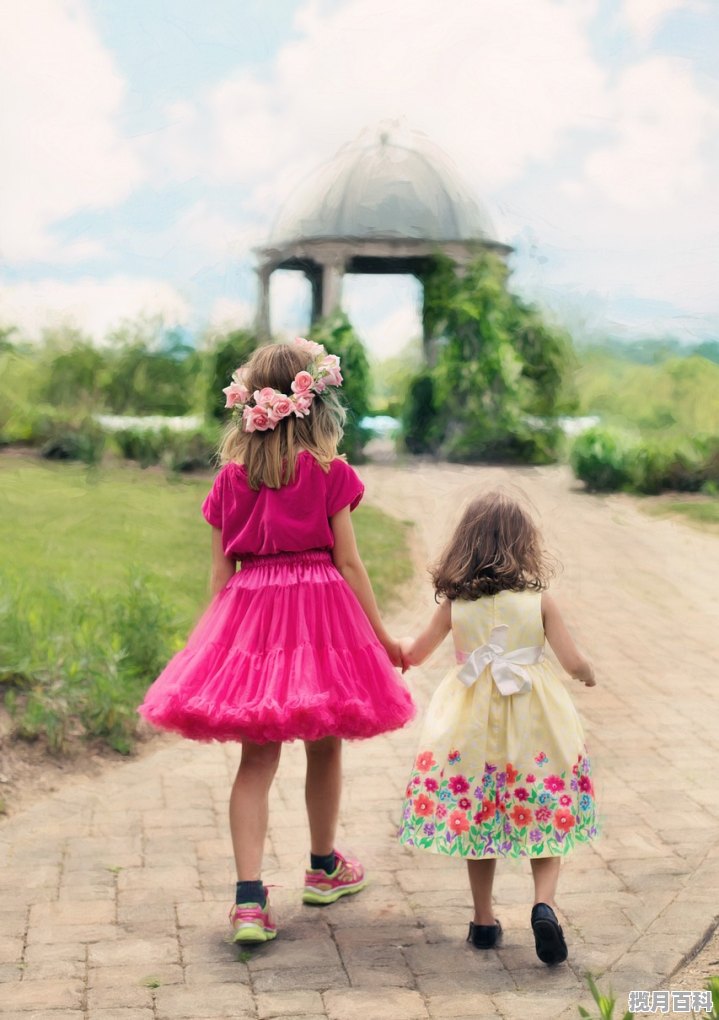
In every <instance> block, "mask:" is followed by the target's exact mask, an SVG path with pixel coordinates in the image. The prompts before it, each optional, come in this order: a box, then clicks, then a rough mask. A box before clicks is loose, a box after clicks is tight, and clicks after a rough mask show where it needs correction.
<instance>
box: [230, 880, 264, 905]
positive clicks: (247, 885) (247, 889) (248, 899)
mask: <svg viewBox="0 0 719 1020" xmlns="http://www.w3.org/2000/svg"><path fill="white" fill-rule="evenodd" d="M235 903H259V905H260V906H261V907H264V906H265V905H266V904H267V893H266V892H265V887H264V886H263V884H262V882H261V881H260V880H259V879H258V880H257V881H256V882H238V883H237V889H236V892H235Z"/></svg>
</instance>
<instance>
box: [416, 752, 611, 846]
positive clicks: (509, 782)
mask: <svg viewBox="0 0 719 1020" xmlns="http://www.w3.org/2000/svg"><path fill="white" fill-rule="evenodd" d="M447 760H448V762H449V763H450V764H452V765H457V764H459V762H460V761H461V755H460V753H459V751H456V750H452V751H450V753H449V755H448V758H447ZM534 762H535V764H536V765H537V766H538V767H539V770H540V774H535V773H531V772H530V773H522V771H521V770H520V769H519V768H518V767H517V766H516V765H515V764H513V763H512V762H506V763H504V764H502V763H494V762H485V765H484V772H483V773H482V775H475V776H472V775H467V774H463V773H457V774H454V775H450V776H445V775H444V770H441V771H440V767H439V765H438V764H437V762H436V761H435V759H434V757H433V755H432V752H431V751H422V752H421V753H420V754H419V755H418V756H417V758H416V761H415V771H414V772H413V774H412V777H411V778H410V782H409V784H408V786H407V800H406V801H405V807H404V811H403V821H402V825H401V827H400V831H399V838H400V841H401V842H402V843H406V844H407V845H408V846H416V847H420V848H422V849H427V850H434V851H436V852H438V853H444V854H450V855H457V856H462V857H490V856H495V857H540V856H548V855H563V854H565V853H567V852H568V851H569V850H571V849H572V848H573V847H575V846H576V844H577V843H585V842H588V841H589V840H591V839H593V838H594V837H595V836H596V835H597V823H596V818H595V803H594V787H593V785H592V780H591V775H590V762H589V758H588V757H587V756H586V755H581V754H580V755H579V756H578V758H577V761H576V763H575V765H574V766H573V767H572V769H571V772H570V773H569V775H567V773H566V772H565V771H561V772H557V771H551V772H550V773H549V774H548V775H541V772H543V771H544V770H545V768H547V769H548V767H549V758H548V757H547V755H546V754H545V752H544V751H540V752H539V753H538V754H536V755H535V756H534ZM418 780H419V781H420V782H421V786H419V785H418Z"/></svg>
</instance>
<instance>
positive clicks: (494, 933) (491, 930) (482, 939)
mask: <svg viewBox="0 0 719 1020" xmlns="http://www.w3.org/2000/svg"><path fill="white" fill-rule="evenodd" d="M501 937H502V925H501V924H500V923H499V921H496V922H495V923H494V924H475V923H474V921H470V922H469V935H467V942H471V943H472V945H473V946H474V948H475V949H494V947H495V946H496V945H497V943H498V942H499V940H500V939H501Z"/></svg>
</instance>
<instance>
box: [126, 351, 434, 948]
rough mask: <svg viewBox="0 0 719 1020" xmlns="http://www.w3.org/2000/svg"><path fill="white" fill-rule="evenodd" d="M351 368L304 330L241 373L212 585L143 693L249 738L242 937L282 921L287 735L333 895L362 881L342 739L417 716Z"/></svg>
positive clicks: (210, 502) (240, 814)
mask: <svg viewBox="0 0 719 1020" xmlns="http://www.w3.org/2000/svg"><path fill="white" fill-rule="evenodd" d="M341 383H342V375H341V373H340V367H339V359H338V358H336V357H334V356H333V355H327V353H326V351H325V349H324V347H322V346H321V345H320V344H316V343H313V342H312V341H308V340H302V339H298V340H296V341H295V343H294V344H270V345H268V346H267V347H262V348H259V349H258V350H257V351H255V353H254V354H253V356H252V357H251V359H250V360H249V361H248V363H247V364H246V365H245V366H243V368H241V369H238V371H237V372H235V373H234V375H233V378H232V382H231V384H230V385H229V386H228V387H226V389H225V390H224V392H225V394H226V396H227V405H226V406H227V407H231V408H233V420H232V422H231V423H230V424H229V425H228V427H227V429H226V431H225V434H224V437H223V441H222V444H221V447H220V459H221V462H222V464H223V466H222V469H221V470H220V472H219V474H218V475H217V477H216V479H215V482H214V484H213V486H212V489H211V491H210V493H209V495H208V496H207V499H206V500H205V502H204V504H203V507H202V512H203V514H204V516H205V518H206V519H207V521H208V522H209V524H211V525H212V529H213V532H212V589H213V595H214V597H213V600H212V602H211V603H210V606H209V608H208V609H207V611H206V612H205V614H204V616H203V617H202V618H201V620H200V622H199V623H198V625H197V627H196V628H195V630H194V631H193V633H192V634H191V636H190V638H189V640H188V643H187V646H186V647H185V648H184V649H183V650H182V651H181V652H179V653H178V654H177V655H176V656H175V657H174V658H173V659H172V660H171V661H170V663H169V664H168V665H167V666H166V668H165V669H164V671H163V672H162V673H161V675H160V676H159V677H158V679H157V680H156V681H155V683H154V684H153V685H152V687H150V689H149V691H148V692H147V695H146V697H145V700H144V702H143V704H142V706H141V707H140V712H141V714H142V715H143V716H144V717H145V718H146V719H148V720H149V721H150V722H152V723H154V725H156V726H159V727H161V728H163V729H167V730H174V731H176V732H178V733H181V734H183V736H186V737H190V738H191V739H193V740H223V741H224V740H236V741H240V742H241V743H242V758H241V761H240V767H239V770H238V772H237V777H236V779H235V782H234V785H233V788H232V793H231V797H230V829H231V833H232V842H233V848H234V854H235V861H236V865H237V878H238V882H237V890H236V903H235V906H234V907H233V908H232V910H231V912H230V923H231V925H232V928H233V933H234V940H235V941H236V942H243V943H252V942H266V941H269V940H270V939H273V938H275V936H276V934H277V927H276V924H275V921H274V919H273V916H272V913H271V910H270V906H269V901H268V895H267V889H266V887H265V886H264V885H263V883H262V880H261V867H262V851H263V846H264V841H265V834H266V831H267V823H268V795H269V789H270V786H271V783H272V780H273V778H274V775H275V772H276V770H277V765H278V763H279V759H280V752H281V749H282V743H283V742H284V741H286V740H295V739H300V740H303V741H304V742H305V749H306V752H307V779H306V804H307V814H308V818H309V826H310V839H311V855H310V867H309V868H308V869H307V872H306V874H305V887H304V893H303V900H304V902H305V903H312V904H327V903H333V902H335V901H336V900H337V899H339V898H340V897H341V896H345V895H348V894H351V893H356V892H359V891H360V890H361V889H362V888H364V885H365V876H364V870H363V868H362V866H361V864H360V863H359V862H358V861H355V860H351V859H349V858H347V857H345V856H343V855H342V854H340V853H339V852H338V851H337V850H336V849H335V846H334V838H335V829H336V825H337V816H338V811H339V801H340V793H341V742H342V739H343V738H359V737H372V736H374V735H375V734H378V733H383V732H386V731H388V730H393V729H397V728H399V727H400V726H404V724H405V723H406V722H408V721H409V720H410V719H411V718H412V716H413V715H414V705H413V703H412V699H411V697H410V695H409V692H408V691H407V689H406V687H405V686H404V684H403V683H402V682H401V680H400V679H399V677H398V675H397V673H396V672H395V670H394V669H393V667H394V666H400V665H401V654H400V650H399V645H398V643H397V642H396V641H395V640H394V639H393V638H391V637H390V636H389V635H388V633H387V631H386V630H385V629H384V627H383V625H382V621H381V620H380V617H379V613H378V610H377V604H376V602H375V598H374V594H373V592H372V587H371V584H370V581H369V578H368V576H367V572H366V570H365V568H364V565H363V563H362V560H361V559H360V556H359V553H358V551H357V546H356V543H355V537H354V532H353V528H352V523H351V521H350V511H352V510H354V508H355V507H356V506H357V504H358V503H359V501H360V500H361V498H362V494H363V492H364V486H363V485H362V482H361V481H360V480H359V478H358V476H357V474H356V473H355V472H354V471H353V469H352V468H351V467H350V466H349V465H348V464H347V463H346V462H345V461H344V460H342V459H341V458H339V457H338V456H337V445H338V443H339V441H340V439H341V438H342V425H343V422H344V410H343V409H342V406H341V405H340V403H339V400H338V399H337V396H336V394H335V388H336V387H338V386H340V385H341ZM238 562H239V564H240V569H239V570H238V569H237V565H238Z"/></svg>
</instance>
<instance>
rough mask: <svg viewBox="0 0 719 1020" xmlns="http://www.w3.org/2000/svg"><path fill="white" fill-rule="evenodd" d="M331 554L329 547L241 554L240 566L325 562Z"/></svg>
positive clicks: (246, 568) (244, 568) (245, 568)
mask: <svg viewBox="0 0 719 1020" xmlns="http://www.w3.org/2000/svg"><path fill="white" fill-rule="evenodd" d="M331 560H332V555H331V553H330V550H329V549H303V550H302V552H281V553H267V555H265V556H243V557H242V559H241V561H240V562H241V566H242V569H243V570H248V569H250V568H252V567H271V566H275V565H277V566H279V565H280V564H284V563H327V562H328V561H329V562H331Z"/></svg>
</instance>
